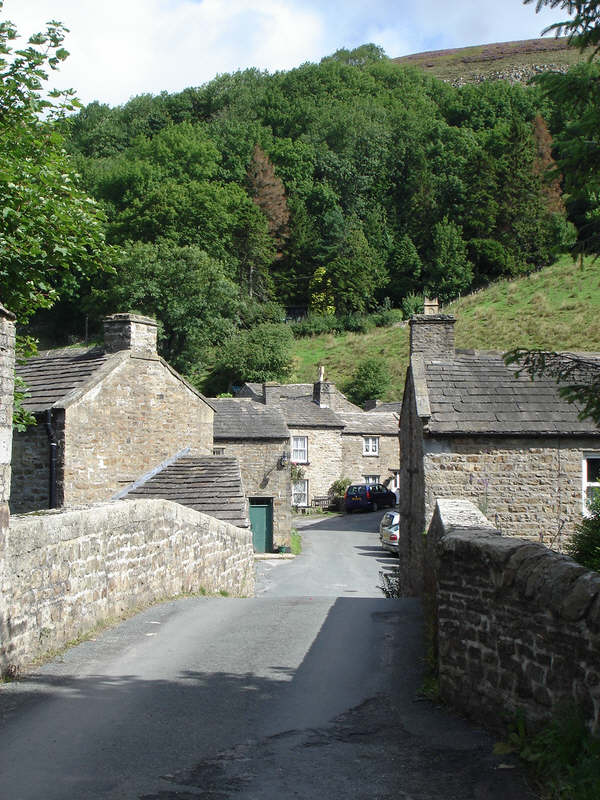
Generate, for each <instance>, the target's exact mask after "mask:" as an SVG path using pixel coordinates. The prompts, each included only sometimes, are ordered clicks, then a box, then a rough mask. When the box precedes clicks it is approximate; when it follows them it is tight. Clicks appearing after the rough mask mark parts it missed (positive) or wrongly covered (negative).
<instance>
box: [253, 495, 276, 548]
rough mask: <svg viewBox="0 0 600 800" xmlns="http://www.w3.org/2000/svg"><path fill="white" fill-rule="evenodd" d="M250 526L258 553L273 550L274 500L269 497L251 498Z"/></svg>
mask: <svg viewBox="0 0 600 800" xmlns="http://www.w3.org/2000/svg"><path fill="white" fill-rule="evenodd" d="M250 527H251V528H252V544H253V545H254V551H255V552H256V553H270V552H271V551H272V550H273V502H272V500H269V499H262V498H257V499H255V500H253V499H252V498H250Z"/></svg>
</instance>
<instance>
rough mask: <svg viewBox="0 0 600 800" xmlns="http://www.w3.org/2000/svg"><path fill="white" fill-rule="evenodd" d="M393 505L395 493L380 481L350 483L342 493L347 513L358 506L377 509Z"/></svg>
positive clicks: (372, 509)
mask: <svg viewBox="0 0 600 800" xmlns="http://www.w3.org/2000/svg"><path fill="white" fill-rule="evenodd" d="M395 505H396V495H395V494H394V493H393V492H390V490H389V489H386V488H385V486H384V485H383V484H381V483H352V484H351V485H350V486H349V487H348V488H347V489H346V494H345V495H344V506H345V508H346V511H347V512H348V513H349V514H350V513H352V512H353V511H354V510H355V509H360V508H368V509H370V510H371V511H377V509H378V508H385V507H386V506H388V507H389V508H393V507H394V506H395Z"/></svg>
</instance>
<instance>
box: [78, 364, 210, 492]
mask: <svg viewBox="0 0 600 800" xmlns="http://www.w3.org/2000/svg"><path fill="white" fill-rule="evenodd" d="M213 416H214V412H213V410H212V409H211V408H210V406H209V405H207V403H205V402H204V401H203V400H202V398H200V397H199V396H198V395H196V394H194V392H193V391H192V390H191V389H190V388H189V387H188V386H187V385H186V384H185V383H184V382H183V381H182V380H181V378H180V377H178V376H177V375H176V374H175V373H173V372H172V371H171V370H170V369H169V368H168V367H167V366H166V365H165V363H164V362H162V361H161V360H159V359H158V358H156V357H155V358H151V357H150V358H140V357H137V356H134V355H132V356H130V357H125V359H124V360H123V361H122V363H121V364H120V365H119V366H118V367H117V368H116V369H115V370H113V371H112V372H110V373H109V374H108V375H107V376H106V377H105V378H104V379H103V380H102V381H101V382H100V383H99V384H98V385H97V386H96V387H94V388H93V389H91V390H90V391H88V392H86V393H85V394H84V395H83V396H82V397H80V398H79V399H78V400H76V401H75V402H74V403H73V404H72V405H69V406H68V407H67V408H66V409H65V452H64V503H65V504H66V505H79V504H82V503H91V502H96V501H104V500H109V499H110V498H111V497H112V495H113V494H114V493H115V492H117V491H119V490H120V489H122V488H123V487H124V486H128V485H129V484H130V483H133V482H134V481H135V480H137V478H139V477H140V476H141V475H143V474H145V473H146V472H148V470H150V469H152V468H154V467H156V466H158V465H159V464H161V463H162V462H163V461H164V460H165V459H167V458H170V457H171V456H173V455H174V454H175V453H177V452H179V451H180V450H182V449H184V448H186V447H189V448H190V455H206V454H209V453H212V442H213V434H212V421H213Z"/></svg>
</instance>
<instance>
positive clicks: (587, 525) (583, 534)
mask: <svg viewBox="0 0 600 800" xmlns="http://www.w3.org/2000/svg"><path fill="white" fill-rule="evenodd" d="M590 512H591V513H590V516H589V517H584V518H583V520H582V521H581V522H580V523H579V525H577V526H576V527H575V533H574V534H573V538H572V539H571V541H570V542H569V544H568V545H567V547H566V548H565V549H566V551H567V553H568V554H569V555H570V556H571V558H574V559H575V561H577V562H578V563H579V564H581V565H582V566H583V567H587V568H588V569H593V570H595V571H596V572H600V493H596V495H595V496H594V498H593V499H592V502H591V504H590Z"/></svg>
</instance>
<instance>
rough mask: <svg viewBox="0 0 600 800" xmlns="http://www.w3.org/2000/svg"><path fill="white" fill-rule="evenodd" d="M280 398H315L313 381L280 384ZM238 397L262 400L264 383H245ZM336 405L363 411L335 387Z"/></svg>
mask: <svg viewBox="0 0 600 800" xmlns="http://www.w3.org/2000/svg"><path fill="white" fill-rule="evenodd" d="M278 389H279V392H278V394H279V399H280V400H291V399H296V400H305V401H311V402H312V399H313V384H312V383H280V384H278ZM237 396H238V397H253V398H254V399H255V400H259V401H261V402H262V399H263V385H262V383H245V384H244V385H243V386H242V387H241V389H240V390H239V392H238V395H237ZM335 405H336V410H337V411H362V409H361V408H359V406H356V405H354V403H351V402H350V401H349V400H348V399H347V398H346V396H345V395H344V394H342V392H340V390H339V389H338V388H337V387H336V388H335Z"/></svg>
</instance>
